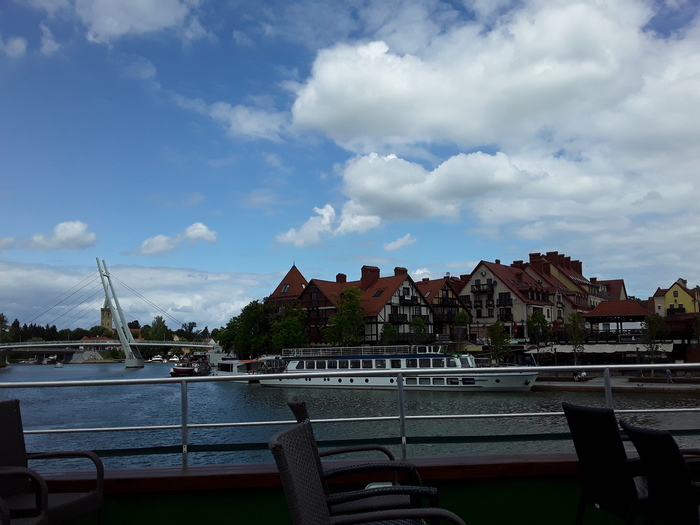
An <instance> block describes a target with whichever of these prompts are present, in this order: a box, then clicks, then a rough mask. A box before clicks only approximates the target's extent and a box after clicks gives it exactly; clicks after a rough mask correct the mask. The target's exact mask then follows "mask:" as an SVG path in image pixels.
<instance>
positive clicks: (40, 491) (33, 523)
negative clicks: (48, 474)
mask: <svg viewBox="0 0 700 525" xmlns="http://www.w3.org/2000/svg"><path fill="white" fill-rule="evenodd" d="M18 475H19V476H22V477H26V478H27V479H29V484H30V485H31V487H32V489H33V491H34V496H35V498H36V499H35V510H34V511H33V512H32V516H31V517H26V518H14V519H11V517H10V516H11V512H10V507H9V506H8V505H7V503H5V500H3V499H2V498H0V524H2V525H46V523H47V517H46V506H47V504H48V490H47V489H46V483H44V480H43V479H42V478H41V476H39V475H38V474H37V473H36V472H34V471H33V470H31V469H28V468H23V467H0V479H1V478H16V476H18Z"/></svg>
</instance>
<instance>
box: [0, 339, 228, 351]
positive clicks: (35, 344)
mask: <svg viewBox="0 0 700 525" xmlns="http://www.w3.org/2000/svg"><path fill="white" fill-rule="evenodd" d="M131 344H133V345H134V346H169V347H180V346H182V347H203V348H214V347H215V345H214V343H205V342H202V341H155V340H137V341H135V342H134V343H131ZM75 346H77V347H81V346H121V343H120V342H119V339H106V340H100V341H95V340H92V339H90V340H83V339H80V340H77V341H24V342H20V343H2V344H0V350H7V349H9V350H12V349H24V348H43V347H49V348H60V347H75Z"/></svg>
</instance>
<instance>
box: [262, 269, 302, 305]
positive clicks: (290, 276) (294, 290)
mask: <svg viewBox="0 0 700 525" xmlns="http://www.w3.org/2000/svg"><path fill="white" fill-rule="evenodd" d="M307 285H308V283H307V282H306V279H305V278H304V276H303V275H302V274H301V272H300V271H299V270H298V269H297V267H296V265H292V267H291V268H290V269H289V271H288V272H287V275H285V276H284V278H283V279H282V282H280V284H279V285H278V286H277V288H275V291H274V292H272V295H270V297H269V298H268V299H272V300H284V299H287V300H289V299H295V298H297V297H299V296H300V295H301V292H303V291H304V288H306V286H307Z"/></svg>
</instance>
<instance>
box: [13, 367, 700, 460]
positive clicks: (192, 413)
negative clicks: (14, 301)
mask: <svg viewBox="0 0 700 525" xmlns="http://www.w3.org/2000/svg"><path fill="white" fill-rule="evenodd" d="M169 371H170V366H169V365H167V364H146V366H145V367H144V368H142V369H125V368H124V365H123V364H113V363H110V364H74V365H66V366H64V367H63V368H54V367H53V366H51V365H29V364H27V365H19V364H13V365H11V366H9V367H7V368H5V369H0V383H10V382H35V381H95V380H112V379H147V378H157V377H163V378H165V377H169ZM291 395H298V396H299V397H301V398H303V399H304V400H305V401H306V402H307V404H308V406H309V413H310V415H311V417H312V419H326V418H349V417H373V416H396V415H397V414H398V407H397V395H396V393H395V392H393V391H383V390H346V389H338V390H325V389H300V388H270V387H261V386H260V385H247V384H240V383H234V382H228V381H226V382H209V383H204V382H202V383H199V382H198V383H190V384H189V386H188V398H189V422H190V423H229V422H250V421H289V420H291V419H292V415H291V412H290V411H289V409H288V407H287V405H286V400H287V398H288V397H289V396H291ZM180 397H181V391H180V385H179V384H155V385H118V386H100V387H88V386H81V387H62V388H36V389H30V388H16V389H15V388H0V399H11V398H18V399H20V400H21V408H22V419H23V423H24V427H25V430H34V429H65V428H97V427H118V426H152V425H173V424H179V423H180ZM562 401H570V402H572V403H577V404H584V405H592V406H603V405H604V404H605V396H604V393H603V392H573V391H555V392H551V391H550V392H526V393H486V392H485V393H467V392H459V393H457V392H410V391H409V392H406V415H407V416H413V415H423V414H433V415H434V414H488V413H492V414H500V413H525V412H561V402H562ZM699 403H700V393H698V395H694V394H688V393H683V392H674V393H631V392H630V393H616V394H615V397H614V404H615V408H616V409H618V410H620V409H639V408H645V409H648V408H682V407H697V406H699ZM625 418H626V419H628V420H630V421H631V422H633V423H636V424H640V425H646V426H653V427H657V428H667V429H700V413H698V412H693V413H683V414H653V415H649V414H643V415H642V414H640V415H629V416H626V417H625ZM282 428H284V427H283V426H281V425H271V426H261V427H234V428H224V429H194V430H191V431H190V433H189V441H190V443H191V444H221V443H266V442H267V440H268V439H269V437H270V436H271V435H272V434H273V433H275V432H277V431H278V430H280V429H282ZM314 430H315V432H316V437H317V439H319V440H326V439H344V438H353V437H360V436H362V437H395V436H397V435H398V434H399V424H398V422H397V421H379V422H377V421H374V422H353V423H339V424H330V423H329V424H317V425H315V426H314ZM406 431H407V435H408V436H409V447H408V455H409V456H436V455H451V454H454V455H458V454H493V453H513V452H528V451H529V452H561V451H573V445H572V443H571V442H570V440H568V439H565V440H561V441H506V442H485V443H482V442H469V443H456V444H453V443H450V444H439V445H438V444H411V436H481V435H506V436H507V435H512V434H529V433H544V434H546V433H552V432H554V433H557V432H567V426H566V422H565V420H564V418H563V417H553V416H547V417H534V418H515V419H513V418H510V419H504V418H501V419H470V420H466V419H462V420H429V421H425V420H416V421H408V422H407V423H406ZM180 439H181V432H180V430H179V429H178V430H164V431H130V432H121V433H114V432H99V433H94V432H91V433H67V434H32V435H27V438H26V441H27V448H28V450H30V451H43V450H70V449H90V450H100V449H125V448H136V447H151V446H164V445H178V444H179V443H180V442H181V441H180ZM678 441H679V443H680V444H681V446H685V447H691V446H694V447H699V446H700V437H696V436H683V437H682V438H679V439H678ZM395 453H396V454H397V455H400V451H399V450H395ZM271 460H272V457H271V455H270V453H269V452H268V451H267V450H252V451H245V452H201V453H192V454H190V458H189V460H188V461H189V464H190V465H198V464H208V463H241V462H258V461H271ZM104 463H105V466H106V467H107V468H119V467H142V466H174V465H179V464H180V463H181V456H180V455H179V454H168V455H146V456H143V455H142V456H138V455H136V456H124V457H107V458H104ZM49 468H51V467H50V466H49ZM56 468H65V464H61V465H60V466H57V467H56Z"/></svg>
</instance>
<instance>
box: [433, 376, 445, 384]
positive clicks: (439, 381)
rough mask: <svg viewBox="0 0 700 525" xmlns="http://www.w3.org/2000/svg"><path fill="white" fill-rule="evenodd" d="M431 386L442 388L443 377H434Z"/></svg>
mask: <svg viewBox="0 0 700 525" xmlns="http://www.w3.org/2000/svg"><path fill="white" fill-rule="evenodd" d="M433 384H434V385H435V386H442V385H444V384H445V378H444V377H434V378H433Z"/></svg>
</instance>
